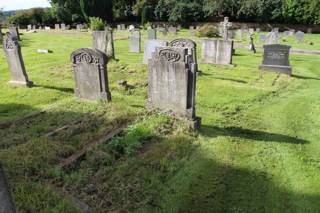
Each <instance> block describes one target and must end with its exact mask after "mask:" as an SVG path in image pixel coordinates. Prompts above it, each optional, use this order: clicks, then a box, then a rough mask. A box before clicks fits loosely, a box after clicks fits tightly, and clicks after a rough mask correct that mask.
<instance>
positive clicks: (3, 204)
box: [0, 164, 16, 213]
mask: <svg viewBox="0 0 320 213" xmlns="http://www.w3.org/2000/svg"><path fill="white" fill-rule="evenodd" d="M15 212H16V210H15V207H14V204H13V202H12V198H11V195H10V191H9V186H8V183H7V179H6V177H5V174H4V171H3V169H2V166H1V164H0V213H15Z"/></svg>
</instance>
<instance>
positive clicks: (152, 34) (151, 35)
mask: <svg viewBox="0 0 320 213" xmlns="http://www.w3.org/2000/svg"><path fill="white" fill-rule="evenodd" d="M148 39H157V30H156V29H149V30H148Z"/></svg>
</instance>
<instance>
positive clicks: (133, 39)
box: [129, 30, 141, 53]
mask: <svg viewBox="0 0 320 213" xmlns="http://www.w3.org/2000/svg"><path fill="white" fill-rule="evenodd" d="M129 40H130V52H132V53H140V52H141V34H140V31H139V30H135V31H134V32H133V34H132V35H130V37H129Z"/></svg>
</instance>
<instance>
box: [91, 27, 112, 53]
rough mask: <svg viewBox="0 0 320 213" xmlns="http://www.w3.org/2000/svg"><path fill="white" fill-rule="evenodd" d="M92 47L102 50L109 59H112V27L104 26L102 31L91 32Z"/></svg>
mask: <svg viewBox="0 0 320 213" xmlns="http://www.w3.org/2000/svg"><path fill="white" fill-rule="evenodd" d="M92 42H93V48H94V49H98V50H100V51H102V52H104V53H105V54H106V55H107V57H108V58H109V59H111V58H112V59H114V44H113V32H112V29H110V28H108V27H106V29H105V30H104V31H93V32H92Z"/></svg>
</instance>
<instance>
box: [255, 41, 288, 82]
mask: <svg viewBox="0 0 320 213" xmlns="http://www.w3.org/2000/svg"><path fill="white" fill-rule="evenodd" d="M263 48H264V54H263V61H262V65H260V67H259V69H260V70H263V71H275V72H279V73H285V74H287V75H290V76H291V74H292V68H291V66H290V62H289V54H290V48H291V46H287V45H281V44H271V45H264V46H263Z"/></svg>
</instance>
